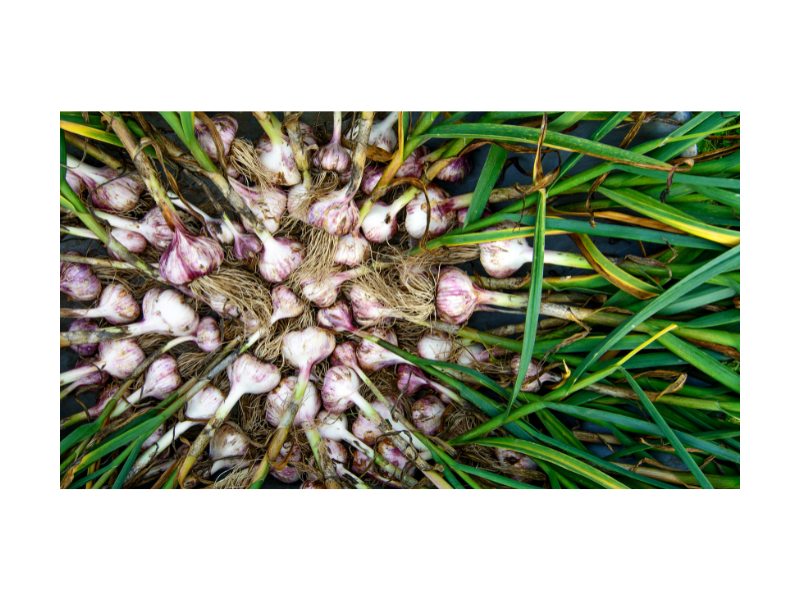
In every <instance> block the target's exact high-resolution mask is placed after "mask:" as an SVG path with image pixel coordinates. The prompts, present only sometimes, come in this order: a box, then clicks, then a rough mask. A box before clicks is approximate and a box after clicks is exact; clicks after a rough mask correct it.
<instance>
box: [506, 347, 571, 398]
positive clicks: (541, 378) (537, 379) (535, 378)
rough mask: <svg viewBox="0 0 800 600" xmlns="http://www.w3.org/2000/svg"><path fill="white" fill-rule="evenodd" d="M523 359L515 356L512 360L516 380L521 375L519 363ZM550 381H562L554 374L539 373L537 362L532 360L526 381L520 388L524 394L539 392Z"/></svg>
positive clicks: (526, 374)
mask: <svg viewBox="0 0 800 600" xmlns="http://www.w3.org/2000/svg"><path fill="white" fill-rule="evenodd" d="M521 358H522V357H521V356H520V355H519V354H515V355H514V357H513V358H512V359H511V372H512V373H513V374H514V379H515V380H516V378H517V375H518V374H519V362H520V359H521ZM548 381H560V378H559V377H558V376H557V375H555V374H554V373H541V374H540V373H539V367H538V365H537V364H536V361H535V360H532V361H531V363H530V364H529V365H528V370H527V372H526V373H525V380H524V381H523V383H522V387H521V388H520V389H521V390H522V391H523V392H538V391H539V388H540V387H541V386H542V384H543V383H546V382H548Z"/></svg>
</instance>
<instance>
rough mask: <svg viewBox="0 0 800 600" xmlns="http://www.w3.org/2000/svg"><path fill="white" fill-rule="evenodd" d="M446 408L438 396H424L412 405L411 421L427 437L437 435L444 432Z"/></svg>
mask: <svg viewBox="0 0 800 600" xmlns="http://www.w3.org/2000/svg"><path fill="white" fill-rule="evenodd" d="M445 408H446V406H445V404H444V403H443V402H442V401H441V400H439V399H438V398H437V397H436V396H423V397H422V398H420V399H419V400H417V401H416V402H414V404H412V405H411V420H412V421H413V422H414V425H415V426H416V428H417V429H419V430H420V431H421V432H422V433H424V434H425V435H437V434H438V433H439V432H440V431H441V430H442V416H443V415H444V411H445Z"/></svg>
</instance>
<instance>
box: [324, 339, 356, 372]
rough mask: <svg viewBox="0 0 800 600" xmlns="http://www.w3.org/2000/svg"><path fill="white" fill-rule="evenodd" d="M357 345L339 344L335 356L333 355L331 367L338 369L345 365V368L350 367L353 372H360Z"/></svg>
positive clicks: (349, 343)
mask: <svg viewBox="0 0 800 600" xmlns="http://www.w3.org/2000/svg"><path fill="white" fill-rule="evenodd" d="M356 350H357V348H356V345H355V342H344V343H343V344H339V345H338V346H336V348H334V350H333V354H331V366H332V367H336V366H339V365H344V366H345V367H350V368H351V369H353V370H356V371H357V370H358V369H360V368H361V367H360V366H359V365H358V358H357V357H356Z"/></svg>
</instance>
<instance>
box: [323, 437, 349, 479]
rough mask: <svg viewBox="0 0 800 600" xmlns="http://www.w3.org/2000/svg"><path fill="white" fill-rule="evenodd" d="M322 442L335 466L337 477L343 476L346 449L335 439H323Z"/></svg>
mask: <svg viewBox="0 0 800 600" xmlns="http://www.w3.org/2000/svg"><path fill="white" fill-rule="evenodd" d="M323 443H324V444H325V449H326V450H327V451H328V457H329V458H330V459H331V461H332V462H333V463H334V465H335V466H336V474H337V475H339V477H344V475H345V463H346V462H347V450H345V447H344V446H342V445H341V444H340V443H339V442H337V441H335V440H323Z"/></svg>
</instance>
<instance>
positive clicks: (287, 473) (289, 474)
mask: <svg viewBox="0 0 800 600" xmlns="http://www.w3.org/2000/svg"><path fill="white" fill-rule="evenodd" d="M290 454H291V456H289V455H290ZM287 456H289V461H288V462H289V464H287V465H286V467H284V469H283V471H276V470H275V469H270V470H269V472H270V474H271V475H272V476H273V477H274V478H275V479H277V480H278V481H282V482H283V483H294V482H295V481H300V471H298V470H297V469H296V468H295V467H292V466H291V463H299V462H302V461H303V455H302V454H301V453H300V446H298V445H297V444H295V443H294V442H292V441H288V442H286V443H285V444H284V445H283V447H282V448H281V452H280V454H279V455H278V461H277V462H278V464H280V463H282V462H283V461H284V460H285V459H286V457H287Z"/></svg>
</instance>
